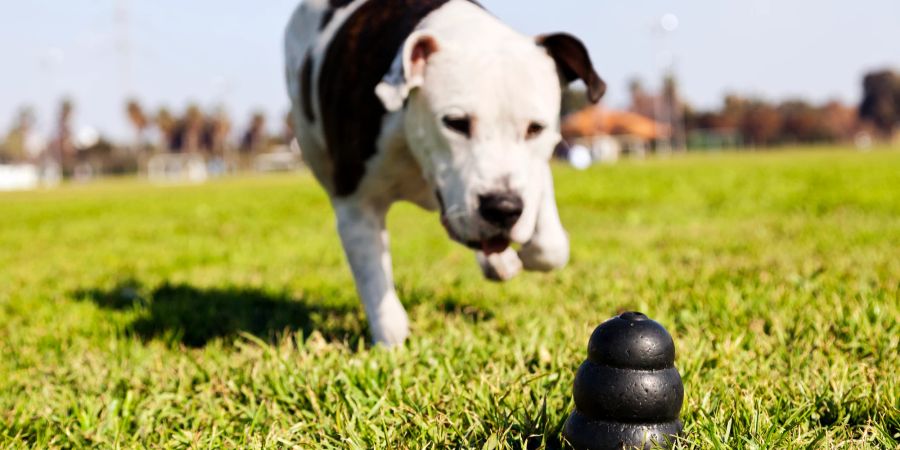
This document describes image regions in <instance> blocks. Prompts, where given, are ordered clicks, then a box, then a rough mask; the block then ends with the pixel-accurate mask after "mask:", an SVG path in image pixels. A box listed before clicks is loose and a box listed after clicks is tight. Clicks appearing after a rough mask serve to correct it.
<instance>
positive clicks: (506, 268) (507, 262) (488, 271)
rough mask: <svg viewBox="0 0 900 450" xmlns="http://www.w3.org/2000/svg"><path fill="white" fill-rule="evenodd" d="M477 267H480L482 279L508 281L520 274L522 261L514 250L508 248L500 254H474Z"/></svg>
mask: <svg viewBox="0 0 900 450" xmlns="http://www.w3.org/2000/svg"><path fill="white" fill-rule="evenodd" d="M475 256H476V258H478V265H479V266H481V272H482V273H484V277H485V278H487V279H488V280H491V281H509V280H511V279H513V278H515V276H516V275H518V274H519V273H520V272H522V268H523V266H522V260H520V259H519V255H518V254H517V253H516V251H515V250H513V249H511V248H508V249H506V250H505V251H503V252H502V253H494V254H492V255H485V254H484V253H483V252H476V254H475Z"/></svg>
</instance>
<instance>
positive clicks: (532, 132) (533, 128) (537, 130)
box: [525, 122, 547, 139]
mask: <svg viewBox="0 0 900 450" xmlns="http://www.w3.org/2000/svg"><path fill="white" fill-rule="evenodd" d="M545 128H547V127H545V126H543V125H541V124H539V123H537V122H531V124H530V125H528V131H526V132H525V138H526V139H534V138H536V137H538V136H540V135H541V133H543V132H544V129H545Z"/></svg>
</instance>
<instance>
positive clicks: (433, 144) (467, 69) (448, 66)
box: [376, 31, 606, 253]
mask: <svg viewBox="0 0 900 450" xmlns="http://www.w3.org/2000/svg"><path fill="white" fill-rule="evenodd" d="M475 34H477V33H475ZM498 41H499V42H498ZM578 79H581V80H583V81H584V83H585V84H586V86H587V93H588V96H589V98H590V100H591V101H593V102H597V101H599V99H600V97H601V96H602V95H603V93H604V91H605V88H606V86H605V84H604V83H603V81H602V80H601V79H600V77H598V76H597V74H596V72H595V71H594V68H593V65H592V63H591V60H590V57H589V56H588V52H587V50H586V49H585V47H584V45H583V44H582V43H581V42H580V41H579V40H578V39H576V38H574V37H572V36H570V35H567V34H552V35H545V36H540V37H538V38H537V39H531V38H527V37H525V36H521V35H519V34H515V33H513V32H511V31H510V32H509V33H507V34H504V35H503V36H502V38H501V39H489V40H487V41H486V42H479V38H478V37H477V36H467V37H465V38H460V37H458V36H453V37H452V38H448V37H446V36H444V37H442V36H440V35H437V34H430V33H429V32H427V31H425V32H423V31H418V32H415V33H413V34H412V35H411V36H410V37H409V38H408V39H407V41H406V43H405V44H404V47H403V50H402V52H401V54H400V56H399V57H398V60H397V61H396V62H395V65H394V68H393V69H392V71H391V72H390V73H389V74H388V75H387V76H386V77H385V81H384V82H383V83H381V84H380V85H379V86H378V88H377V90H376V92H377V93H378V96H379V97H380V98H381V99H382V101H383V103H384V104H385V107H386V108H387V109H388V110H394V111H396V110H399V109H401V108H405V109H406V114H405V132H406V135H407V141H408V142H409V145H410V147H411V148H410V150H411V152H412V154H413V155H414V157H415V158H416V159H417V160H418V162H419V164H420V165H421V167H422V169H423V172H424V175H425V178H426V180H427V181H428V182H429V183H430V184H431V187H432V188H433V189H434V190H435V194H436V195H437V197H438V200H439V201H440V203H441V209H442V211H441V213H442V222H443V224H444V226H445V227H446V228H447V231H448V233H449V234H450V236H451V237H452V238H453V239H455V240H457V241H458V242H460V243H463V244H465V245H467V246H469V247H472V248H475V249H479V250H483V251H485V252H486V253H496V252H502V251H503V250H505V249H506V248H507V247H508V246H509V245H510V243H511V242H517V243H525V242H527V241H528V240H530V239H531V237H532V235H533V234H534V230H535V226H536V225H535V224H536V221H537V214H538V210H539V207H540V203H541V196H542V191H543V186H542V182H541V181H540V180H542V179H543V177H542V173H543V171H544V170H546V164H547V163H548V161H549V160H550V158H551V156H552V154H553V150H554V148H555V147H556V145H557V144H558V143H559V142H560V140H561V137H560V134H559V115H560V106H561V93H562V89H563V88H565V87H566V86H567V85H569V84H570V83H571V82H573V81H575V80H578Z"/></svg>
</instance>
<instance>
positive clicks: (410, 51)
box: [375, 32, 438, 111]
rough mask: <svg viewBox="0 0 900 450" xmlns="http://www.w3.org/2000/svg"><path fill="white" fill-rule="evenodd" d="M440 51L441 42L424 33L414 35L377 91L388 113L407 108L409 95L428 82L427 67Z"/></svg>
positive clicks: (404, 46) (407, 40)
mask: <svg viewBox="0 0 900 450" xmlns="http://www.w3.org/2000/svg"><path fill="white" fill-rule="evenodd" d="M437 51H438V44H437V41H436V40H435V39H434V37H432V36H431V35H429V34H427V33H424V32H415V33H413V34H411V35H410V36H409V37H408V38H407V39H406V42H405V43H404V44H403V49H402V50H401V51H400V52H399V53H398V54H397V58H396V59H395V60H394V63H393V64H392V65H391V69H390V70H389V71H388V73H387V74H385V76H384V78H383V79H382V80H381V83H379V84H378V86H377V87H376V88H375V94H376V95H377V96H378V98H379V99H380V100H381V103H382V104H384V107H385V109H387V110H388V111H398V110H400V109H401V108H403V103H404V102H406V99H407V97H409V93H410V92H412V91H413V89H416V88H418V87H421V86H422V84H423V83H424V82H425V66H426V65H427V64H428V58H429V57H431V55H433V54H434V53H435V52H437Z"/></svg>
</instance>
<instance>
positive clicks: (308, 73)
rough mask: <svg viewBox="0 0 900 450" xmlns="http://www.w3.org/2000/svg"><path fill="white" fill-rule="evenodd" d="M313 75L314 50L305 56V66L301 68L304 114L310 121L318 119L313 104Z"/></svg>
mask: <svg viewBox="0 0 900 450" xmlns="http://www.w3.org/2000/svg"><path fill="white" fill-rule="evenodd" d="M312 77H313V58H312V50H310V51H309V52H307V53H306V57H305V58H303V67H302V68H301V69H300V89H302V90H303V115H305V116H306V120H308V121H309V122H310V123H314V122H315V121H316V113H315V111H314V110H313V104H312Z"/></svg>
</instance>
